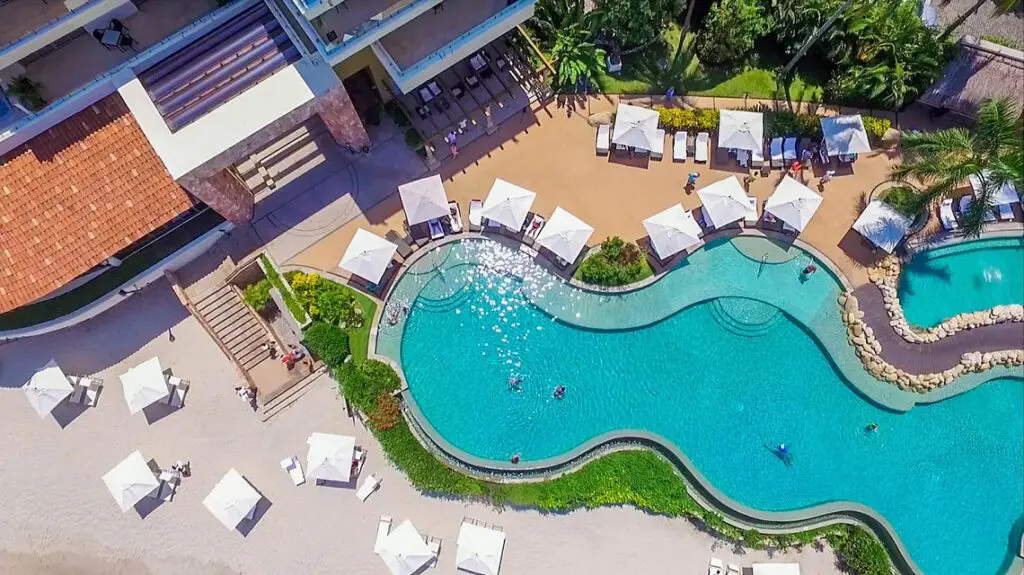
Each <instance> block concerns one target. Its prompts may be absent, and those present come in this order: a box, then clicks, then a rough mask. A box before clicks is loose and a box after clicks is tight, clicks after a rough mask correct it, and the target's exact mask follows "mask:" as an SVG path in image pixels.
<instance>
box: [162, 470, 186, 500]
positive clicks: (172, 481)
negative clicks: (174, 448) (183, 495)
mask: <svg viewBox="0 0 1024 575" xmlns="http://www.w3.org/2000/svg"><path fill="white" fill-rule="evenodd" d="M158 479H159V480H160V492H159V493H158V494H157V498H158V499H162V500H164V501H167V502H170V501H171V500H173V499H174V493H175V492H176V491H177V490H178V484H179V483H180V482H181V476H180V475H178V474H177V473H176V472H173V471H161V472H160V476H159V477H158Z"/></svg>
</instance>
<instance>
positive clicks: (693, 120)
mask: <svg viewBox="0 0 1024 575" xmlns="http://www.w3.org/2000/svg"><path fill="white" fill-rule="evenodd" d="M655 110H657V111H658V125H660V126H661V127H662V128H663V129H664V130H665V131H666V132H678V131H680V130H686V131H687V132H713V131H715V130H717V129H718V110H715V109H712V108H700V109H689V108H665V107H662V106H658V107H657V108H655Z"/></svg>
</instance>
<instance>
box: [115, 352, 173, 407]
mask: <svg viewBox="0 0 1024 575" xmlns="http://www.w3.org/2000/svg"><path fill="white" fill-rule="evenodd" d="M121 384H122V385H123V387H124V400H125V401H126V402H128V411H130V412H132V415H134V414H136V413H138V412H139V411H141V410H142V409H143V408H145V407H146V406H148V405H151V404H153V403H156V402H158V401H160V400H161V399H164V398H165V397H167V394H168V393H169V390H168V389H167V379H166V378H165V377H164V371H163V369H162V368H161V367H160V359H159V358H156V357H153V358H150V359H147V360H146V361H144V362H142V363H140V364H139V365H137V366H135V367H133V368H131V369H129V370H128V372H127V373H122V374H121Z"/></svg>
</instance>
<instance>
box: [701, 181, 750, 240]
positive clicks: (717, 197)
mask: <svg viewBox="0 0 1024 575" xmlns="http://www.w3.org/2000/svg"><path fill="white" fill-rule="evenodd" d="M697 196H699V197H700V201H701V204H703V208H704V214H705V215H706V216H707V217H708V219H710V220H711V223H712V224H714V226H715V227H716V228H720V227H722V226H724V225H727V224H731V223H733V222H735V221H736V220H742V219H744V218H747V217H748V216H750V217H753V218H755V219H756V218H757V209H756V208H753V207H751V206H750V201H749V200H748V199H747V194H746V192H745V191H744V190H743V184H741V183H740V181H739V179H737V178H736V176H729V177H728V178H725V179H724V180H718V181H717V182H715V183H713V184H711V185H709V186H707V187H704V188H701V189H700V190H697Z"/></svg>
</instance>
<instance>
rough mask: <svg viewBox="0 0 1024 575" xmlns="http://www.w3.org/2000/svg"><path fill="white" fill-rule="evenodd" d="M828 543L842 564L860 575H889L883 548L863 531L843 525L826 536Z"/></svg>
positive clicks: (889, 571)
mask: <svg viewBox="0 0 1024 575" xmlns="http://www.w3.org/2000/svg"><path fill="white" fill-rule="evenodd" d="M827 537H828V542H829V544H830V545H832V548H833V549H835V550H836V553H837V554H839V557H840V559H842V562H843V564H844V565H845V566H846V567H847V568H848V569H849V570H851V571H853V572H854V573H859V574H860V575H891V573H892V567H891V565H890V563H889V555H888V554H887V553H886V552H885V547H883V546H882V544H881V543H880V542H879V541H878V539H876V538H875V537H874V535H871V534H870V533H868V532H866V531H864V530H863V529H858V528H856V527H851V526H849V525H843V526H840V527H839V528H837V529H835V530H833V531H832V532H831V533H829V534H828V536H827Z"/></svg>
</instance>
